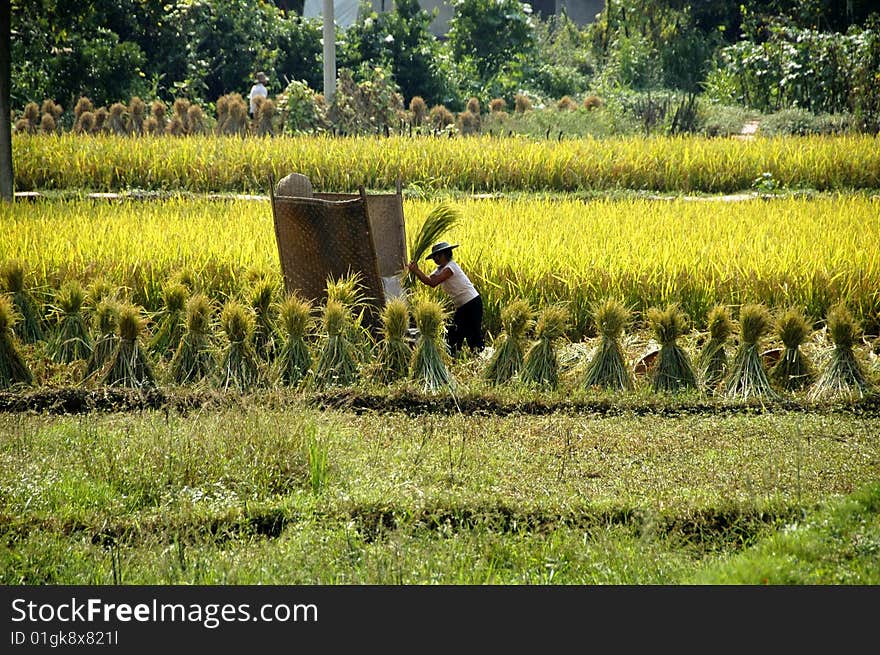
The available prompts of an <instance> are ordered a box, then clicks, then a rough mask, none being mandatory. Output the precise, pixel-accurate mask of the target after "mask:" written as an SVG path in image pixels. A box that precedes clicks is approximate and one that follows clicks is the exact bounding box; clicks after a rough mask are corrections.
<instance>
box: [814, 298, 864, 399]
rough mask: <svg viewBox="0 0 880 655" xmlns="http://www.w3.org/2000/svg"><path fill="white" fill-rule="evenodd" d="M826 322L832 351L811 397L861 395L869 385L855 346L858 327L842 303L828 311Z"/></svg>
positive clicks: (862, 395) (860, 396) (859, 396)
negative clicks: (832, 343) (831, 342)
mask: <svg viewBox="0 0 880 655" xmlns="http://www.w3.org/2000/svg"><path fill="white" fill-rule="evenodd" d="M827 323H828V333H829V334H830V335H831V340H832V341H833V342H834V350H833V351H832V352H831V357H830V359H829V361H828V362H827V364H825V366H824V368H823V370H822V374H821V375H820V376H819V378H818V379H817V380H816V384H815V386H814V387H813V388H812V389H811V391H810V399H811V400H821V399H825V398H831V397H835V396H842V397H858V398H862V397H864V396H865V394H866V393H867V392H868V391H869V390H870V387H871V385H870V383H869V382H868V378H867V376H866V375H865V371H864V368H863V367H862V364H861V363H860V362H859V360H858V359H857V357H856V353H855V349H854V347H855V344H856V339H857V336H858V333H859V330H860V326H859V324H858V322H857V321H856V320H855V319H854V318H853V315H852V313H851V312H850V310H849V308H848V307H847V306H846V304H844V303H843V302H838V303H836V304H835V305H834V306H833V307H832V308H831V309H830V310H829V311H828V318H827Z"/></svg>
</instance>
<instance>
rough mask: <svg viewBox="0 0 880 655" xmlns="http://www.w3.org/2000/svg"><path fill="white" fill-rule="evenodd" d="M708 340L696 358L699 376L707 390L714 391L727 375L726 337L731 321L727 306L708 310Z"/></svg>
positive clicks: (730, 327)
mask: <svg viewBox="0 0 880 655" xmlns="http://www.w3.org/2000/svg"><path fill="white" fill-rule="evenodd" d="M708 318H709V340H708V341H707V342H706V345H704V346H703V350H702V351H701V352H700V356H699V358H698V360H697V364H698V367H699V369H700V376H701V377H702V379H703V385H704V386H705V388H706V390H707V391H715V390H716V389H717V388H718V385H719V384H721V381H722V380H724V378H725V376H726V375H727V350H726V344H727V339H728V338H729V337H730V334H731V333H732V332H733V323H732V322H731V320H730V313H729V312H728V310H727V307H724V306H723V305H716V306H715V307H713V308H712V309H711V310H710V311H709V317H708Z"/></svg>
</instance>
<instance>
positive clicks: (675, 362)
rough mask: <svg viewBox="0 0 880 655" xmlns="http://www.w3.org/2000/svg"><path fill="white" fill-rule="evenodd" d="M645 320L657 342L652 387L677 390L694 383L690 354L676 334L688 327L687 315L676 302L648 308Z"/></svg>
mask: <svg viewBox="0 0 880 655" xmlns="http://www.w3.org/2000/svg"><path fill="white" fill-rule="evenodd" d="M648 323H649V324H650V326H651V329H652V330H653V332H654V336H655V338H656V339H657V341H658V342H659V343H660V354H659V355H658V358H657V362H656V364H655V365H654V370H653V373H652V376H653V388H654V391H672V392H675V391H681V390H683V389H693V388H695V387H696V386H697V375H696V372H695V371H694V367H693V364H692V363H691V358H690V356H688V354H687V352H686V351H685V350H684V348H682V347H681V346H680V345H679V344H678V338H679V337H680V336H681V335H682V334H684V332H685V331H686V330H687V327H688V319H687V317H686V316H685V315H684V313H683V312H682V311H681V310H680V309H679V308H678V306H677V305H674V304H673V305H669V306H668V307H667V308H666V309H664V310H661V309H658V308H656V307H652V308H650V309H649V310H648Z"/></svg>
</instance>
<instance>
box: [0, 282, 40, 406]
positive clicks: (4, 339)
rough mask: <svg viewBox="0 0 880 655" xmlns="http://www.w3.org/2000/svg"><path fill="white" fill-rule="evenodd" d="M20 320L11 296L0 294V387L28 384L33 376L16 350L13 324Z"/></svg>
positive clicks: (6, 387) (16, 341) (32, 379)
mask: <svg viewBox="0 0 880 655" xmlns="http://www.w3.org/2000/svg"><path fill="white" fill-rule="evenodd" d="M19 320H20V316H19V314H18V312H16V310H15V305H14V303H13V301H12V298H11V297H10V296H8V295H5V294H4V295H0V389H8V388H10V387H13V386H15V385H18V384H22V385H30V384H32V383H33V381H34V376H33V374H32V373H31V370H30V368H28V365H27V363H26V362H25V360H24V358H23V357H22V356H21V353H20V352H19V351H18V340H17V338H16V336H15V332H14V329H15V324H16V323H17V322H18V321H19Z"/></svg>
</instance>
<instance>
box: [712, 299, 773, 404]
mask: <svg viewBox="0 0 880 655" xmlns="http://www.w3.org/2000/svg"><path fill="white" fill-rule="evenodd" d="M771 324H772V321H771V317H770V312H769V311H768V310H767V307H766V306H764V305H762V304H749V305H743V306H742V308H741V309H740V313H739V331H740V344H739V346H738V347H737V350H736V354H735V355H734V358H733V362H732V364H731V366H730V372H729V373H728V376H727V381H726V384H725V394H726V396H727V397H728V398H738V399H741V400H748V399H749V398H753V397H767V398H777V397H778V394H777V393H776V392H775V391H774V390H773V388H772V386H771V385H770V380H769V378H768V377H767V371H766V369H765V368H764V360H763V359H762V357H761V352H760V350H759V348H758V343H759V341H760V339H761V338H762V337H763V336H765V335H766V334H767V332H768V331H769V330H770V327H771Z"/></svg>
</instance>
